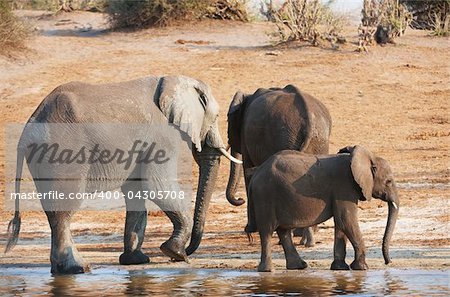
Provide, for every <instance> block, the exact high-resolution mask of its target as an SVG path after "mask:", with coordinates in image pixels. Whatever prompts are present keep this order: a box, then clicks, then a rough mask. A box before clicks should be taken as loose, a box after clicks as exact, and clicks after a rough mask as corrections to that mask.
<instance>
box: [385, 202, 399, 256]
mask: <svg viewBox="0 0 450 297" xmlns="http://www.w3.org/2000/svg"><path fill="white" fill-rule="evenodd" d="M395 197H397V195H395ZM388 205H389V214H388V220H387V224H386V230H385V232H384V236H383V246H382V251H383V258H384V263H385V264H389V263H391V258H390V257H389V245H390V242H391V238H392V234H393V233H394V228H395V223H396V222H397V218H398V211H399V209H398V207H399V203H398V199H397V198H396V199H394V200H393V201H392V200H391V201H388Z"/></svg>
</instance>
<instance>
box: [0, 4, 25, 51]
mask: <svg viewBox="0 0 450 297" xmlns="http://www.w3.org/2000/svg"><path fill="white" fill-rule="evenodd" d="M28 36H29V28H28V26H27V25H25V24H24V23H23V22H22V21H21V20H20V19H19V18H18V17H17V16H16V15H14V14H13V12H12V11H11V6H10V4H9V3H8V2H7V1H6V0H0V54H1V55H10V54H12V53H13V52H14V51H17V50H23V49H25V48H26V47H25V41H26V39H27V37H28Z"/></svg>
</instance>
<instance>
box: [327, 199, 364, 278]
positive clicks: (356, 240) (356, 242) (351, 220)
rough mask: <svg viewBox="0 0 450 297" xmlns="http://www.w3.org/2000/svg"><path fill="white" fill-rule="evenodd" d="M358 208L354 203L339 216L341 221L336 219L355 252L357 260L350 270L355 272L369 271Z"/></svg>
mask: <svg viewBox="0 0 450 297" xmlns="http://www.w3.org/2000/svg"><path fill="white" fill-rule="evenodd" d="M357 207H358V206H357V205H356V204H354V203H352V205H351V206H348V207H346V208H347V210H346V211H343V212H342V214H341V215H340V216H339V218H340V219H335V223H337V225H338V228H340V229H341V230H342V231H343V232H344V234H345V236H347V238H348V239H349V240H350V242H351V244H352V246H353V249H354V250H355V260H354V261H353V262H352V264H350V268H351V269H353V270H366V269H368V266H367V263H366V254H365V251H366V247H365V245H364V240H363V238H362V234H361V230H360V229H359V224H358V216H357V213H358V208H357Z"/></svg>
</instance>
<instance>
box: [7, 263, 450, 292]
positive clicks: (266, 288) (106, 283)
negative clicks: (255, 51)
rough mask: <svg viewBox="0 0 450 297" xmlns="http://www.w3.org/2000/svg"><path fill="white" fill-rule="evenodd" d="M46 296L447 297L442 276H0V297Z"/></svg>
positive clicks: (21, 271)
mask: <svg viewBox="0 0 450 297" xmlns="http://www.w3.org/2000/svg"><path fill="white" fill-rule="evenodd" d="M38 294H45V295H49V296H93V295H94V296H95V295H97V296H121V295H126V296H128V295H130V296H135V295H142V296H145V295H148V296H192V295H194V296H334V295H343V294H346V295H350V296H388V295H392V296H449V295H450V292H449V272H448V271H442V270H411V269H410V270H399V269H386V270H368V271H329V270H304V271H277V272H275V273H257V272H251V271H238V270H227V269H143V270H133V269H124V268H123V267H114V266H104V267H100V268H95V269H94V270H93V271H92V272H90V273H86V274H80V275H67V276H51V275H50V273H49V267H48V266H45V267H44V266H38V267H32V268H21V267H9V268H4V269H2V270H1V271H0V295H1V296H12V295H13V296H17V295H26V296H30V295H31V296H32V295H38Z"/></svg>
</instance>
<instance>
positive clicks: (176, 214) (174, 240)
mask: <svg viewBox="0 0 450 297" xmlns="http://www.w3.org/2000/svg"><path fill="white" fill-rule="evenodd" d="M164 213H165V214H166V215H167V216H168V217H169V219H170V221H171V222H172V224H173V232H172V235H171V236H170V238H169V239H168V240H167V241H165V242H164V243H163V244H161V246H160V249H161V251H162V252H163V253H164V254H165V255H166V256H168V257H170V258H171V259H172V260H173V261H185V262H188V258H187V254H186V251H185V245H186V242H187V241H188V239H189V237H190V236H191V228H192V217H190V216H189V215H187V214H186V213H185V212H182V211H164Z"/></svg>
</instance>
